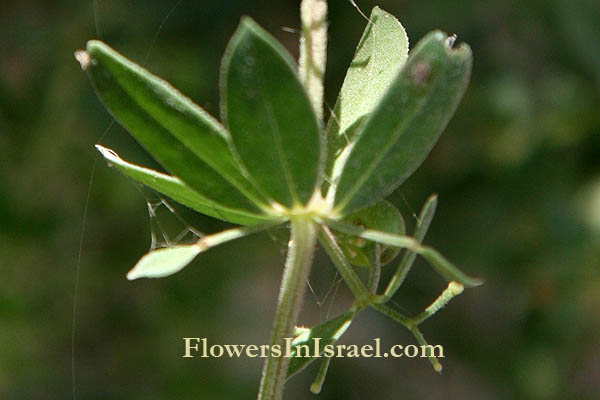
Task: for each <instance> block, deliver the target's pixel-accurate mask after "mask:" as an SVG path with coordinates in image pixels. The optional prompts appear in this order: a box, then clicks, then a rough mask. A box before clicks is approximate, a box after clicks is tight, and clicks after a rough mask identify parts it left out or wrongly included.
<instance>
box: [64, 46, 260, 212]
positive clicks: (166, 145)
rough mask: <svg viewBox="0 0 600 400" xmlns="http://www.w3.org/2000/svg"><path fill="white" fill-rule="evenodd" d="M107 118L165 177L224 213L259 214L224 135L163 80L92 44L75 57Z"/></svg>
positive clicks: (257, 200)
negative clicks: (121, 128) (163, 170)
mask: <svg viewBox="0 0 600 400" xmlns="http://www.w3.org/2000/svg"><path fill="white" fill-rule="evenodd" d="M76 57H78V59H79V60H80V61H81V60H83V61H81V62H82V67H84V69H85V70H86V71H87V72H88V74H89V76H90V78H91V81H92V83H93V85H94V88H95V90H96V92H97V94H98V96H99V97H100V98H101V99H102V101H103V102H104V104H105V106H106V107H107V109H108V110H109V111H110V113H111V114H112V115H113V116H114V117H115V119H117V120H118V121H119V122H120V123H121V124H122V125H123V126H124V127H125V128H126V129H127V130H128V131H129V132H130V133H131V134H132V135H133V136H134V137H135V138H136V139H137V141H138V142H139V143H140V144H142V145H143V146H144V147H145V148H146V150H148V152H150V153H151V154H152V156H153V157H154V158H156V159H157V160H158V161H159V162H160V163H161V164H162V165H163V166H164V167H165V168H166V169H167V170H168V171H169V172H171V173H172V174H173V175H175V176H177V177H178V178H180V179H181V180H182V181H184V182H185V183H186V184H187V185H188V186H190V187H191V188H192V189H193V190H194V191H196V192H198V193H199V194H201V195H202V196H204V197H206V198H208V199H210V200H212V201H214V202H215V203H217V204H221V205H223V206H224V207H230V208H234V209H240V210H246V211H249V212H250V213H258V212H260V209H261V196H260V195H259V194H258V192H257V191H256V190H255V189H254V187H253V186H252V184H251V183H250V181H249V180H248V179H247V178H246V177H245V176H244V175H243V174H242V172H241V169H240V167H239V165H238V163H237V162H236V160H235V159H234V157H233V154H232V152H231V150H230V147H229V144H230V138H229V134H228V133H227V131H226V130H225V129H224V128H223V127H222V126H221V125H220V124H219V123H218V122H217V121H216V120H214V119H213V118H212V117H211V116H210V115H208V114H207V113H206V112H205V111H204V110H202V109H201V108H200V107H198V106H197V105H196V104H194V103H193V102H192V101H191V100H190V99H189V98H187V97H185V96H183V95H182V94H181V93H180V92H179V91H177V90H176V89H175V88H173V87H172V86H171V85H169V84H168V83H167V82H165V81H164V80H162V79H160V78H158V77H156V76H154V75H152V74H151V73H149V72H148V71H146V70H145V69H143V68H142V67H140V66H139V65H137V64H135V63H133V62H132V61H130V60H128V59H126V58H125V57H123V56H122V55H120V54H119V53H117V52H116V51H114V50H113V49H111V48H110V47H109V46H107V45H106V44H104V43H102V42H100V41H96V40H91V41H89V42H88V44H87V53H83V54H82V53H78V54H77V55H76Z"/></svg>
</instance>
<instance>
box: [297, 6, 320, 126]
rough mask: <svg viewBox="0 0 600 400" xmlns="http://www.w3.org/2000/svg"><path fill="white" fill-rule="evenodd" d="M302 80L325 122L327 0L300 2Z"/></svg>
mask: <svg viewBox="0 0 600 400" xmlns="http://www.w3.org/2000/svg"><path fill="white" fill-rule="evenodd" d="M300 20H301V22H302V36H301V37H300V60H299V64H300V71H299V72H300V80H301V81H302V83H303V84H304V87H305V88H306V93H307V94H308V97H309V99H310V101H311V103H312V106H313V108H314V110H315V113H316V114H317V118H318V119H319V121H320V122H321V123H323V76H324V75H325V64H326V61H327V1H325V0H302V3H301V4H300Z"/></svg>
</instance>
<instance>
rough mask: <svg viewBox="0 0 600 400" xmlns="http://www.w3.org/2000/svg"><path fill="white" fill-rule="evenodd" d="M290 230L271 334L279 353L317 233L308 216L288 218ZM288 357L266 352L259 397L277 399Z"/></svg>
mask: <svg viewBox="0 0 600 400" xmlns="http://www.w3.org/2000/svg"><path fill="white" fill-rule="evenodd" d="M291 231H292V233H291V238H290V242H289V246H288V255H287V260H286V262H285V269H284V271H283V279H282V282H281V289H280V291H279V301H278V304H277V311H276V313H275V322H274V323H273V334H272V336H271V349H273V348H276V347H275V346H277V347H279V348H280V349H281V350H282V352H283V353H285V351H284V350H285V348H286V338H291V337H293V330H294V327H295V325H296V322H297V320H298V315H299V313H300V309H301V307H302V300H303V297H304V290H305V284H306V280H307V279H308V275H309V273H310V267H311V265H312V259H313V254H314V250H315V243H316V237H317V236H316V226H315V225H314V222H313V221H312V220H311V219H310V218H308V217H303V216H301V217H294V218H292V219H291ZM289 361H290V359H289V358H287V357H275V356H274V355H273V354H272V353H271V354H270V355H269V358H267V360H266V362H265V365H264V368H263V373H262V379H261V382H260V390H259V393H258V399H259V400H279V399H281V396H282V393H283V386H284V384H285V380H286V377H287V368H288V364H289Z"/></svg>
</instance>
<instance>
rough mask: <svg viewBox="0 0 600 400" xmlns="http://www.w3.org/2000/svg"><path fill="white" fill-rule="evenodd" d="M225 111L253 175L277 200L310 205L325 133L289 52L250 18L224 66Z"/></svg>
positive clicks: (288, 204)
mask: <svg viewBox="0 0 600 400" xmlns="http://www.w3.org/2000/svg"><path fill="white" fill-rule="evenodd" d="M221 100H222V105H221V106H222V107H221V111H222V114H223V121H224V122H225V124H226V125H227V126H228V128H229V130H230V132H231V135H232V138H233V141H234V143H235V146H236V149H237V151H238V152H239V155H240V158H241V160H242V162H243V164H244V165H245V167H246V168H247V170H248V172H249V173H250V175H251V176H252V177H253V178H254V180H255V181H256V182H257V183H258V184H259V185H260V187H261V188H262V189H263V190H264V191H265V192H266V193H267V194H268V195H270V196H271V197H272V198H273V199H274V200H276V201H277V202H279V203H281V204H282V205H284V206H286V207H288V208H291V207H293V206H299V205H305V204H306V203H307V202H308V201H309V199H310V198H311V196H312V195H313V193H314V191H315V185H316V183H317V179H318V177H319V174H320V160H321V140H322V138H321V136H322V135H321V134H320V133H319V124H318V122H317V119H316V116H315V113H314V111H313V109H312V106H311V104H310V101H309V99H308V97H307V95H306V92H305V91H304V88H303V86H302V84H301V83H300V80H299V79H298V76H297V71H296V66H295V63H294V60H293V59H292V58H291V56H290V55H289V54H288V53H287V51H286V50H285V49H284V48H283V47H282V46H281V45H280V44H279V43H278V42H277V41H276V40H275V39H274V38H273V37H272V36H271V35H269V34H268V33H267V32H265V31H264V30H263V29H262V28H260V27H259V26H258V25H257V24H256V23H255V22H254V21H252V20H251V19H250V18H247V17H245V18H243V19H242V22H241V24H240V26H239V28H238V29H237V31H236V32H235V34H234V35H233V38H232V39H231V42H230V43H229V46H228V47H227V51H226V52H225V56H224V57H223V65H222V68H221Z"/></svg>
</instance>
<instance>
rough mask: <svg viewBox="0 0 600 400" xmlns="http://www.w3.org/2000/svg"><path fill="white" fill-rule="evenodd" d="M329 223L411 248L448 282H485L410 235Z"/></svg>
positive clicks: (347, 232) (394, 244)
mask: <svg viewBox="0 0 600 400" xmlns="http://www.w3.org/2000/svg"><path fill="white" fill-rule="evenodd" d="M328 225H329V226H330V227H331V228H333V229H335V230H336V231H338V232H343V233H346V234H349V235H353V236H358V237H360V238H363V239H365V240H370V241H373V242H376V243H381V244H385V245H388V246H394V247H401V248H406V249H409V250H410V251H413V252H415V253H417V254H419V255H421V256H422V257H423V258H424V259H426V260H427V262H428V263H429V264H430V265H431V267H433V269H434V270H435V271H436V272H437V273H438V274H440V275H441V276H442V277H443V278H444V279H446V280H447V281H448V282H450V281H457V282H460V283H462V284H463V285H465V286H467V287H475V286H479V285H481V284H483V280H482V279H480V278H472V277H470V276H468V275H467V274H465V273H464V272H462V271H461V270H459V269H458V268H457V267H456V266H455V265H454V264H452V263H451V262H450V261H448V260H447V259H446V258H445V257H444V256H442V255H441V254H440V253H439V252H438V251H437V250H435V249H432V248H431V247H427V246H422V245H421V244H420V243H419V242H418V241H417V240H416V239H415V238H412V237H410V236H404V235H397V234H393V233H389V232H381V231H378V230H374V229H363V228H360V227H357V226H355V225H351V224H347V223H344V222H338V221H328ZM326 250H327V249H326Z"/></svg>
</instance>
